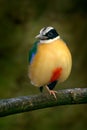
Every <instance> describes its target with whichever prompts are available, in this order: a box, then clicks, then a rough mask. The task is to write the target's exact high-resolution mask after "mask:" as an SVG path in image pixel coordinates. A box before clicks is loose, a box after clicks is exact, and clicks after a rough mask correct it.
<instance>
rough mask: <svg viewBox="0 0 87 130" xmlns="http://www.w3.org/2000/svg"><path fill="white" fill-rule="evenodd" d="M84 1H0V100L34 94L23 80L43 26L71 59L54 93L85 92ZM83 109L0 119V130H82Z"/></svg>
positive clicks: (86, 116) (86, 128) (86, 126)
mask: <svg viewBox="0 0 87 130" xmlns="http://www.w3.org/2000/svg"><path fill="white" fill-rule="evenodd" d="M86 3H87V2H86V0H54V1H50V0H48V1H46V0H38V1H35V0H32V1H31V0H30V1H29V0H0V98H10V97H16V96H22V95H31V94H32V95H33V94H38V93H39V91H38V89H37V88H35V87H33V86H32V85H31V84H30V81H29V79H28V76H27V75H28V74H27V73H28V71H27V68H28V51H29V49H30V47H31V46H32V44H33V42H34V41H35V39H34V37H35V36H36V35H37V34H38V32H39V30H40V29H41V28H42V27H44V26H53V27H55V28H56V29H57V30H58V31H59V33H60V36H61V37H62V38H63V39H64V40H65V41H66V42H67V44H68V46H69V48H70V49H71V53H72V57H73V67H72V72H71V75H70V77H69V79H68V80H67V81H66V82H64V83H62V84H60V85H57V87H56V89H63V88H68V87H69V88H71V87H73V88H74V87H86V84H87V7H86ZM86 111H87V106H86V105H76V106H73V105H72V106H61V107H54V108H49V109H43V110H36V111H32V112H27V113H23V114H17V115H12V116H8V117H4V118H0V130H33V129H35V130H39V129H41V130H44V129H47V130H78V129H79V130H87V113H86Z"/></svg>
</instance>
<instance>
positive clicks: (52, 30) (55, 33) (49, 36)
mask: <svg viewBox="0 0 87 130" xmlns="http://www.w3.org/2000/svg"><path fill="white" fill-rule="evenodd" d="M58 35H59V34H58V33H57V32H56V30H55V29H51V30H50V31H49V32H48V33H46V35H45V36H47V37H48V38H47V39H53V38H55V37H57V36H58Z"/></svg>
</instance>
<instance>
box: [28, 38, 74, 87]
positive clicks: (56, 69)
mask: <svg viewBox="0 0 87 130" xmlns="http://www.w3.org/2000/svg"><path fill="white" fill-rule="evenodd" d="M71 66H72V59H71V54H70V51H69V49H68V47H67V46H66V44H65V43H64V42H63V41H62V40H61V39H58V40H56V41H54V42H52V43H48V44H44V43H43V44H42V43H41V44H38V49H37V53H36V55H35V57H34V59H33V61H32V63H31V64H30V65H29V77H30V79H31V81H32V82H33V84H34V85H35V86H38V87H39V86H43V85H46V84H48V83H49V82H52V81H55V80H59V82H63V81H64V80H66V79H67V77H68V76H69V74H70V71H71Z"/></svg>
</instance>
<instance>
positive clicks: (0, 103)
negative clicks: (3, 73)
mask: <svg viewBox="0 0 87 130" xmlns="http://www.w3.org/2000/svg"><path fill="white" fill-rule="evenodd" d="M56 96H57V100H56V99H55V98H54V97H53V96H52V95H49V94H44V93H43V94H39V95H33V96H21V97H16V98H9V99H1V100H0V117H3V116H7V115H11V114H16V113H22V112H27V111H32V110H38V109H43V108H48V107H53V106H61V105H71V104H86V103H87V88H73V89H63V90H58V93H57V94H56Z"/></svg>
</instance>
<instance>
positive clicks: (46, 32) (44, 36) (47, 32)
mask: <svg viewBox="0 0 87 130" xmlns="http://www.w3.org/2000/svg"><path fill="white" fill-rule="evenodd" d="M36 38H38V39H40V42H44V43H49V42H50V41H53V40H56V39H58V38H59V34H58V33H57V31H56V30H55V29H54V28H53V27H44V28H42V29H41V30H40V33H39V35H37V36H36Z"/></svg>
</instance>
